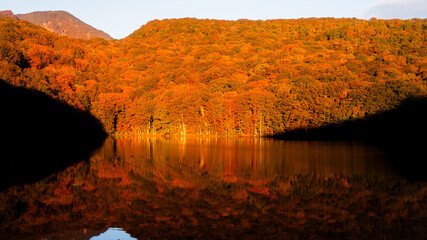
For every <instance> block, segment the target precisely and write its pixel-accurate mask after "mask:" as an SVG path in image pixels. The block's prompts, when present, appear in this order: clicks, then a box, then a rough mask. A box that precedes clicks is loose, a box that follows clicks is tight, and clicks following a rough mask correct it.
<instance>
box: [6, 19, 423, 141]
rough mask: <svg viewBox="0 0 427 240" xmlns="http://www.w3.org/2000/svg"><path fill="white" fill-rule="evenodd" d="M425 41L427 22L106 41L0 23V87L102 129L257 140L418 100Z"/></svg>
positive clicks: (252, 24) (201, 31) (180, 27)
mask: <svg viewBox="0 0 427 240" xmlns="http://www.w3.org/2000/svg"><path fill="white" fill-rule="evenodd" d="M426 40H427V20H426V19H413V20H376V19H371V20H369V21H368V20H359V19H333V18H325V19H323V18H322V19H321V18H313V19H298V20H271V21H251V20H238V21H221V20H198V19H171V20H162V21H159V20H155V21H152V22H149V23H148V24H146V25H144V26H142V27H141V28H140V29H139V30H137V31H135V32H134V33H133V34H131V35H130V36H128V37H127V38H125V39H123V40H113V41H107V40H104V39H100V38H95V39H91V40H82V39H71V38H68V37H64V36H58V35H55V34H53V33H51V32H48V31H47V30H45V29H43V28H41V27H38V26H35V25H32V24H30V23H27V22H24V21H17V20H13V19H9V18H0V79H4V80H5V81H6V82H8V83H10V84H12V85H15V86H23V87H26V88H30V89H36V90H39V91H42V92H44V93H46V94H48V95H50V96H52V97H54V98H57V99H60V100H62V101H64V102H67V103H68V104H70V105H72V106H74V107H76V108H78V109H82V110H86V111H89V112H90V113H92V114H93V115H94V116H95V117H97V118H98V119H99V120H100V121H101V122H102V123H103V125H104V127H105V129H106V130H107V131H108V132H110V133H117V132H120V133H158V134H218V135H235V134H242V135H259V134H262V135H263V134H271V133H277V132H286V131H289V130H292V129H296V128H309V127H319V126H324V125H326V124H330V123H339V122H342V121H345V120H350V119H359V118H365V117H367V116H371V115H373V114H377V113H380V112H383V111H387V110H390V109H393V108H394V107H396V106H398V105H399V104H400V103H401V102H403V101H404V100H405V99H408V98H412V97H425V96H426V94H427V88H426V87H427V57H426V51H427V41H426Z"/></svg>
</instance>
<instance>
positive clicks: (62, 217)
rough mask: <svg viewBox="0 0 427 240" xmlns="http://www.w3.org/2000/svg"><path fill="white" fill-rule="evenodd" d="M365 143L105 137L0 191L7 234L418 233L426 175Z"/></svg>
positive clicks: (422, 218) (317, 235) (229, 235)
mask: <svg viewBox="0 0 427 240" xmlns="http://www.w3.org/2000/svg"><path fill="white" fill-rule="evenodd" d="M386 157H387V154H386V153H385V152H383V151H381V150H379V149H375V148H371V147H368V146H365V145H363V144H360V143H350V142H348V143H342V142H341V143H340V142H287V141H277V140H259V139H253V138H238V139H236V138H232V139H222V138H207V139H192V138H187V139H167V140H166V139H160V138H141V139H132V140H128V139H118V140H116V141H115V140H113V139H107V141H106V143H105V145H104V146H103V147H102V148H101V149H99V151H97V153H96V154H94V155H93V156H92V158H91V159H90V161H88V162H82V163H79V164H76V165H74V166H71V167H69V168H67V169H66V170H65V171H63V172H60V173H58V174H56V175H54V176H51V177H49V178H47V179H45V180H42V181H40V182H38V183H35V184H31V185H25V186H21V187H13V188H10V189H8V190H6V191H4V192H2V193H1V194H0V202H1V203H2V204H1V206H2V208H1V209H0V213H1V216H2V217H1V218H0V226H1V231H0V233H1V235H0V238H1V239H40V238H41V237H43V238H46V239H71V238H76V239H89V238H90V237H91V236H95V235H99V234H100V233H101V232H103V231H105V230H106V229H108V228H109V227H120V228H123V229H124V230H125V231H126V232H128V233H130V234H131V235H132V237H135V238H138V239H141V238H152V237H153V236H154V237H158V238H186V237H195V238H245V237H248V236H252V237H257V236H258V237H264V238H276V239H277V238H286V237H291V238H295V237H296V238H320V239H322V238H329V239H330V238H337V239H342V238H350V239H356V238H364V239H366V238H368V239H369V238H372V239H378V238H409V239H410V238H420V237H421V236H425V234H426V230H425V229H427V228H426V227H427V226H426V216H427V214H426V210H425V209H426V199H427V198H426V196H427V194H426V193H427V186H426V184H425V182H409V181H407V180H405V179H404V178H402V177H399V176H398V175H397V174H395V173H394V171H393V168H392V167H391V166H389V165H387V161H386Z"/></svg>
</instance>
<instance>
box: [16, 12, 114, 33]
mask: <svg viewBox="0 0 427 240" xmlns="http://www.w3.org/2000/svg"><path fill="white" fill-rule="evenodd" d="M17 17H18V18H19V19H20V20H26V21H28V22H30V23H33V24H35V25H39V26H42V27H44V28H46V29H48V30H49V31H51V32H54V33H56V34H58V35H66V36H69V37H72V38H82V39H91V38H95V37H100V38H103V39H106V40H112V39H113V38H112V37H111V36H110V35H108V34H107V33H105V32H103V31H101V30H98V29H96V28H94V27H92V26H90V25H88V24H86V23H84V22H83V21H81V20H80V19H78V18H76V17H74V16H73V15H71V14H70V13H68V12H65V11H43V12H32V13H27V14H17Z"/></svg>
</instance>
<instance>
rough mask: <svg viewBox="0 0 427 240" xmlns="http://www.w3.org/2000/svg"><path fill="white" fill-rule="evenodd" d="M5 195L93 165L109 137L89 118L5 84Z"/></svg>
mask: <svg viewBox="0 0 427 240" xmlns="http://www.w3.org/2000/svg"><path fill="white" fill-rule="evenodd" d="M0 109H1V110H2V117H1V118H0V126H2V127H1V138H2V142H3V143H2V145H1V146H0V149H2V151H1V152H2V153H1V154H2V157H1V158H2V163H1V165H2V166H1V168H0V169H1V170H0V171H1V172H0V176H1V177H0V182H1V185H0V190H3V189H4V188H7V187H10V186H13V185H18V184H23V183H29V182H33V181H36V180H40V179H43V178H45V177H47V176H49V175H50V174H52V173H56V172H58V171H60V170H62V169H64V168H66V167H68V166H69V165H71V164H73V163H75V162H77V161H80V160H84V159H87V158H88V157H89V156H90V154H91V152H92V151H93V150H95V149H96V148H98V147H99V146H101V145H102V143H103V139H104V138H105V137H106V133H105V132H104V130H103V128H102V125H101V124H100V123H99V121H98V120H97V119H95V118H94V117H92V116H91V115H89V114H88V113H86V112H83V111H81V110H78V109H75V108H73V107H71V106H69V105H67V104H65V103H63V102H61V101H59V100H55V99H52V98H51V97H50V96H48V95H46V94H44V93H40V92H38V91H35V90H29V89H24V88H19V87H14V86H11V85H9V84H7V83H5V82H4V81H1V80H0Z"/></svg>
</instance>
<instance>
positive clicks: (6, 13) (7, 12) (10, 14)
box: [0, 10, 18, 20]
mask: <svg viewBox="0 0 427 240" xmlns="http://www.w3.org/2000/svg"><path fill="white" fill-rule="evenodd" d="M0 17H8V18H12V19H15V20H18V17H16V15H15V14H13V12H12V11H11V10H5V11H0Z"/></svg>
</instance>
